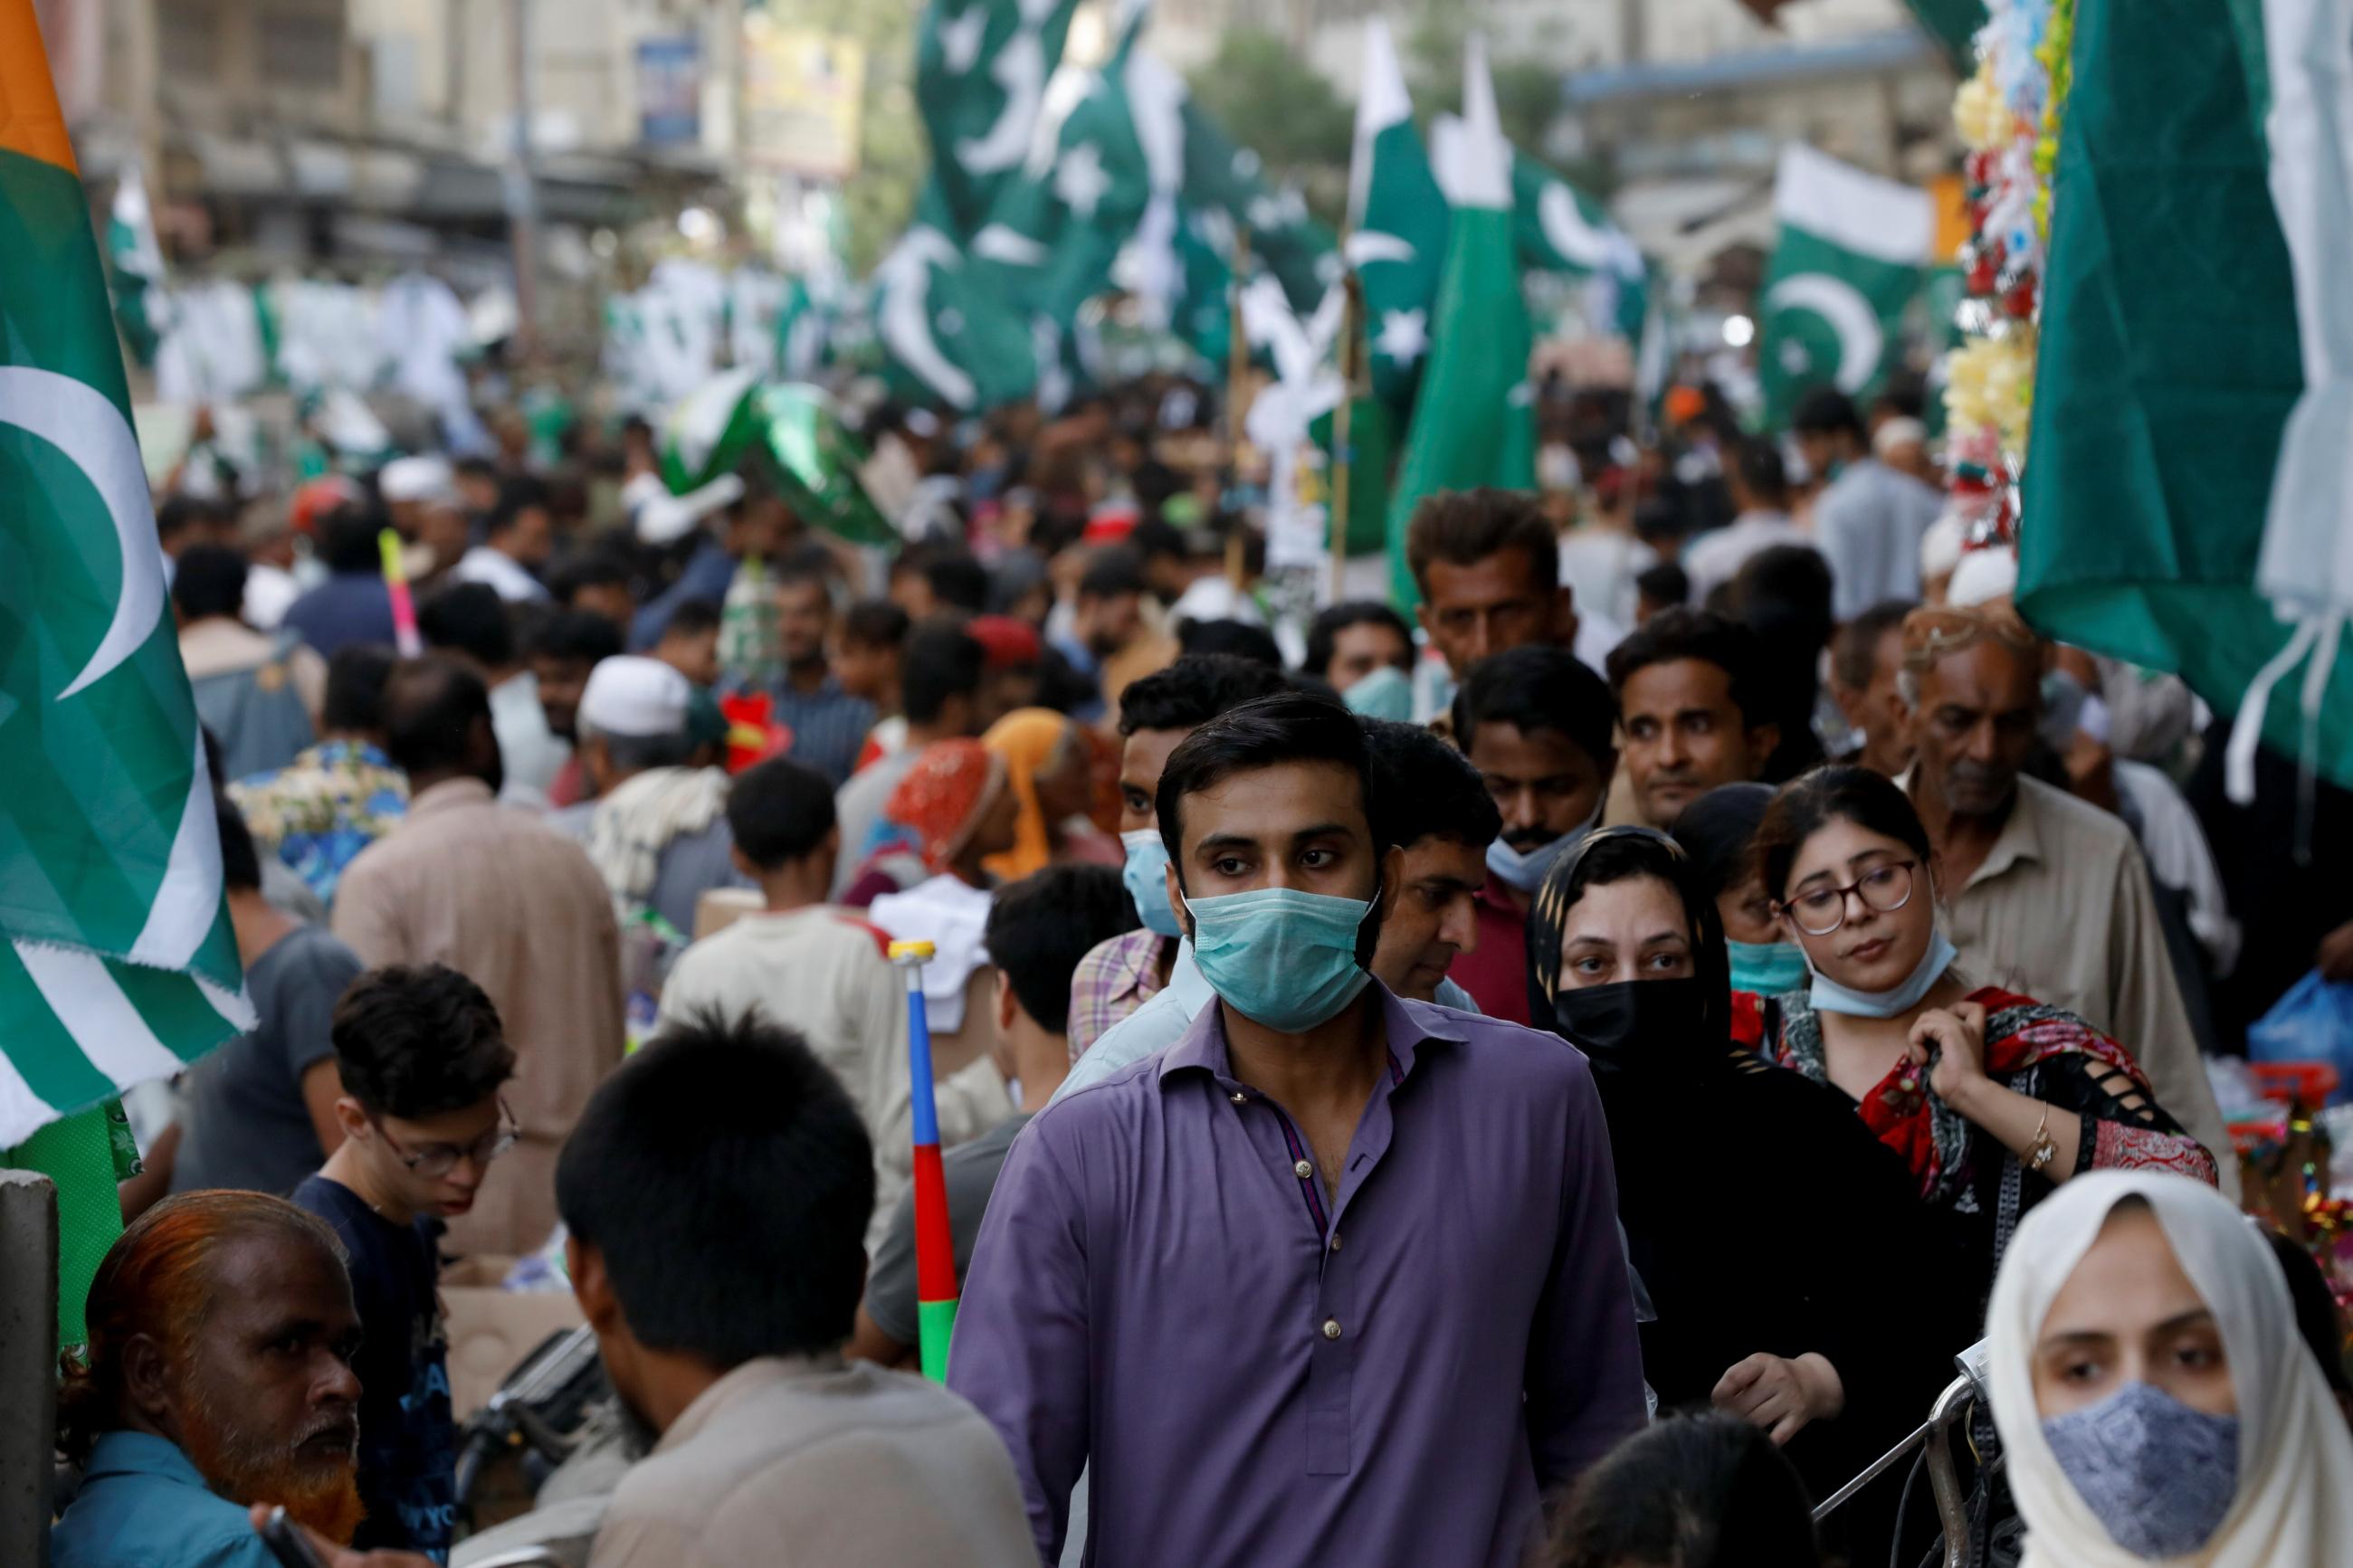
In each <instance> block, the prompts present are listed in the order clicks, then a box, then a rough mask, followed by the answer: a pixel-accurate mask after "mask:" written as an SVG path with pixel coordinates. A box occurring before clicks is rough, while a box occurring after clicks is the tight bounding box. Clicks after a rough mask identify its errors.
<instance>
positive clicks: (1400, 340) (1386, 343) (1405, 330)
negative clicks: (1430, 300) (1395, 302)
mask: <svg viewBox="0 0 2353 1568" xmlns="http://www.w3.org/2000/svg"><path fill="white" fill-rule="evenodd" d="M1429 347H1430V314H1429V312H1428V311H1426V310H1419V309H1415V310H1385V311H1383V312H1382V313H1381V330H1380V335H1379V336H1377V337H1376V338H1375V339H1374V340H1373V352H1374V353H1377V354H1379V355H1380V356H1381V357H1382V358H1384V359H1390V360H1395V361H1396V362H1397V363H1399V364H1411V363H1413V362H1414V361H1416V360H1418V359H1419V358H1420V357H1421V356H1422V354H1423V353H1424V352H1425V351H1427V350H1428V349H1429Z"/></svg>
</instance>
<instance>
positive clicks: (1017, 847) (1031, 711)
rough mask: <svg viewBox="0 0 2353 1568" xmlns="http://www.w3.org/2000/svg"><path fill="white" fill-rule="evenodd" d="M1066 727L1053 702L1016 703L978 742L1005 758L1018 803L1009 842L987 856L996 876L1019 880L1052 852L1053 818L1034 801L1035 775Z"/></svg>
mask: <svg viewBox="0 0 2353 1568" xmlns="http://www.w3.org/2000/svg"><path fill="white" fill-rule="evenodd" d="M1070 732H1071V721H1070V719H1069V717H1068V716H1067V715H1065V714H1061V713H1057V712H1055V711H1054V710H1052V709H1051V708H1017V709H1015V710H1013V711H1012V712H1010V713H1008V714H1007V715H1006V716H1005V717H1004V718H1002V719H999V720H998V721H997V722H996V723H994V724H992V725H990V726H989V727H988V733H987V734H986V735H983V736H982V737H981V738H980V743H981V744H982V745H984V746H986V747H987V748H988V749H989V750H990V751H991V752H995V753H996V754H997V755H998V756H1000V757H1002V758H1004V759H1005V771H1006V773H1007V774H1008V777H1010V778H1011V779H1012V781H1013V795H1014V797H1015V798H1016V799H1018V801H1020V803H1021V819H1020V823H1019V825H1018V826H1017V827H1016V829H1015V830H1014V833H1015V836H1014V840H1013V847H1012V848H1010V849H1008V850H1006V851H1005V852H1004V853H1003V854H1001V855H991V856H990V857H989V858H988V859H987V862H986V864H987V867H988V868H989V870H990V871H992V872H994V873H995V874H996V876H997V879H998V880H999V881H1005V882H1018V881H1019V880H1020V879H1022V878H1024V877H1027V876H1028V875H1029V874H1030V873H1031V872H1032V871H1042V870H1044V869H1045V868H1046V867H1047V864H1048V863H1049V862H1050V861H1051V860H1052V859H1053V858H1054V836H1053V824H1051V823H1050V822H1048V821H1047V820H1046V813H1045V810H1044V808H1042V807H1041V806H1039V804H1038V775H1039V773H1044V772H1045V771H1046V769H1047V768H1048V767H1049V766H1050V765H1051V764H1052V763H1053V761H1054V757H1055V755H1056V753H1058V752H1060V751H1061V749H1062V747H1063V745H1064V744H1065V737H1067V736H1068V735H1069V734H1070Z"/></svg>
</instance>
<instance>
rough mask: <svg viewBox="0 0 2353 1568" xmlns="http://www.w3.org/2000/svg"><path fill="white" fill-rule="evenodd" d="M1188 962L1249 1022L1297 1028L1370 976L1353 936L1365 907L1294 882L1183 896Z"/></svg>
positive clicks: (1318, 1018) (1331, 1009) (1349, 996)
mask: <svg viewBox="0 0 2353 1568" xmlns="http://www.w3.org/2000/svg"><path fill="white" fill-rule="evenodd" d="M1185 907H1186V909H1187V910H1189V911H1190V912H1191V913H1192V916H1193V962H1194V963H1198V964H1199V965H1200V968H1201V977H1202V978H1203V979H1204V980H1207V981H1208V983H1209V989H1211V990H1212V991H1215V992H1216V993H1217V994H1219V996H1221V997H1223V998H1224V999H1225V1001H1226V1004H1227V1005H1229V1006H1230V1007H1232V1008H1233V1010H1234V1011H1235V1012H1237V1013H1240V1015H1241V1016H1243V1017H1245V1018H1248V1019H1250V1020H1251V1021H1252V1022H1253V1023H1259V1024H1263V1025H1265V1026H1267V1027H1268V1028H1270V1029H1273V1030H1276V1031H1278V1032H1280V1033H1282V1034H1285V1035H1297V1034H1303V1033H1304V1032H1305V1031H1307V1030H1309V1029H1312V1028H1314V1026H1316V1025H1318V1024H1321V1023H1323V1022H1324V1020H1325V1019H1327V1018H1329V1017H1331V1016H1333V1015H1334V1014H1335V1013H1337V1012H1338V1011H1339V1010H1340V1009H1341V1008H1343V1007H1345V1006H1346V1005H1348V1004H1349V1003H1351V1002H1353V1001H1355V1000H1356V994H1357V993H1358V992H1360V991H1362V990H1363V989H1364V988H1365V986H1366V984H1368V983H1369V982H1370V981H1371V980H1372V978H1373V977H1372V976H1371V975H1370V974H1367V973H1365V970H1364V968H1363V966H1362V965H1360V964H1358V963H1357V962H1356V936H1357V933H1358V932H1359V931H1361V930H1362V929H1363V927H1364V923H1365V920H1366V917H1367V916H1368V915H1370V914H1371V913H1372V911H1373V906H1372V905H1371V904H1369V903H1367V902H1366V901H1365V900H1362V899H1340V898H1334V897H1333V896H1332V895H1330V894H1328V893H1307V892H1302V891H1300V890H1299V889H1296V888H1261V889H1256V890H1255V891H1252V892H1248V893H1225V894H1221V895H1219V896H1218V897H1216V898H1212V899H1189V900H1186V904H1185Z"/></svg>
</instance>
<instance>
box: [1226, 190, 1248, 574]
mask: <svg viewBox="0 0 2353 1568" xmlns="http://www.w3.org/2000/svg"><path fill="white" fill-rule="evenodd" d="M1249 281H1250V225H1248V224H1241V225H1239V226H1236V227H1235V229H1234V266H1233V279H1232V281H1231V282H1230V283H1229V285H1228V288H1229V290H1230V292H1229V295H1228V299H1227V311H1226V316H1227V320H1226V483H1227V485H1228V486H1229V488H1230V487H1233V486H1236V485H1239V484H1240V482H1241V473H1242V416H1243V415H1244V414H1245V413H1246V412H1247V410H1246V409H1245V408H1244V407H1243V404H1244V402H1245V401H1246V398H1247V395H1248V393H1249V391H1250V330H1249V329H1248V328H1247V327H1245V326H1244V325H1243V324H1242V289H1244V288H1245V287H1246V286H1247V285H1248V284H1249ZM1248 567H1249V557H1248V553H1247V551H1246V548H1245V545H1244V542H1243V540H1242V531H1241V528H1240V525H1239V524H1237V525H1236V526H1234V527H1232V528H1229V529H1228V530H1227V531H1226V581H1227V582H1228V583H1229V584H1232V586H1233V591H1234V593H1235V595H1237V596H1239V595H1240V593H1241V591H1242V578H1243V576H1244V574H1245V573H1246V571H1247V570H1248Z"/></svg>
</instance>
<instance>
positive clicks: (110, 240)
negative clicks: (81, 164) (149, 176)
mask: <svg viewBox="0 0 2353 1568" xmlns="http://www.w3.org/2000/svg"><path fill="white" fill-rule="evenodd" d="M106 258H107V260H108V261H109V262H111V264H112V265H113V268H114V319H115V321H116V322H117V323H118V324H119V325H120V326H121V328H122V342H123V344H124V346H125V347H127V348H129V349H130V350H131V356H132V358H133V359H135V360H137V361H138V362H139V363H141V364H142V365H152V364H153V363H155V350H156V348H157V347H158V346H159V345H160V344H161V343H162V342H163V341H164V333H165V332H167V331H171V328H172V298H171V295H170V294H169V293H168V292H167V291H166V290H165V289H164V250H163V247H162V246H160V245H158V244H157V243H156V241H155V217H154V214H153V212H152V211H150V210H149V208H148V205H147V185H146V182H145V181H143V180H142V179H141V178H140V177H139V165H138V163H136V162H135V161H134V162H132V163H125V164H124V165H123V166H122V172H121V174H117V175H116V176H115V180H114V200H113V202H112V204H111V205H110V206H109V207H108V209H107V217H106Z"/></svg>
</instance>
